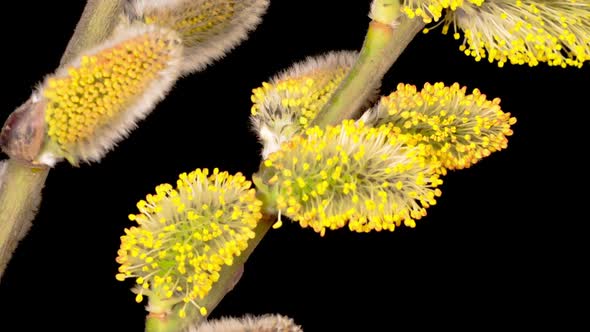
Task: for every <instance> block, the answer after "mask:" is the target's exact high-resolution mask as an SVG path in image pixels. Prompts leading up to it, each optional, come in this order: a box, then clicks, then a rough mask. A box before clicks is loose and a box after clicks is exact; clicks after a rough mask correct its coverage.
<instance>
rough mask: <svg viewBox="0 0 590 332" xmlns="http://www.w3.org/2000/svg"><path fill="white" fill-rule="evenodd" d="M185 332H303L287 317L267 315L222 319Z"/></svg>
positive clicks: (193, 327) (190, 328) (192, 327)
mask: <svg viewBox="0 0 590 332" xmlns="http://www.w3.org/2000/svg"><path fill="white" fill-rule="evenodd" d="M186 332H303V329H302V328H301V326H299V325H297V324H295V322H294V321H293V319H291V318H289V317H286V316H281V315H276V314H273V315H271V314H268V315H263V316H250V315H247V316H244V317H241V318H232V317H223V318H220V319H216V320H211V321H208V322H205V323H203V324H201V325H199V326H190V327H189V328H188V329H187V330H186Z"/></svg>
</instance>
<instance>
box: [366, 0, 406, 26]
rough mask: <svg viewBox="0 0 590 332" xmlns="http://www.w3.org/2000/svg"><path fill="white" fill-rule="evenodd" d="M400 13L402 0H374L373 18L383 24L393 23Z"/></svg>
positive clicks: (372, 7)
mask: <svg viewBox="0 0 590 332" xmlns="http://www.w3.org/2000/svg"><path fill="white" fill-rule="evenodd" d="M399 15H400V0H374V1H373V3H372V4H371V15H370V16H371V18H372V19H373V21H376V22H381V23H383V24H392V23H393V22H394V21H395V20H396V19H397V18H398V17H399Z"/></svg>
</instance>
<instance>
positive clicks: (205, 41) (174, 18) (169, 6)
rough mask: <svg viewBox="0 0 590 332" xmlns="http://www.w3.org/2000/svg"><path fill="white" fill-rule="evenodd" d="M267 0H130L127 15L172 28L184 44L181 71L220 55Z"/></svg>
mask: <svg viewBox="0 0 590 332" xmlns="http://www.w3.org/2000/svg"><path fill="white" fill-rule="evenodd" d="M268 5H269V0H132V1H131V2H130V3H129V5H128V10H127V12H128V16H130V17H131V18H132V19H135V20H140V21H142V22H144V23H146V24H153V25H159V26H163V27H167V28H169V29H172V30H174V31H176V32H178V34H179V35H180V37H181V38H182V41H183V45H184V48H185V51H184V56H183V57H182V64H181V71H182V73H183V74H188V73H191V72H195V71H199V70H202V69H204V68H205V67H206V66H207V65H209V64H211V63H212V62H213V61H215V60H217V59H220V58H222V57H223V56H224V55H225V54H226V53H227V52H228V51H230V50H231V49H233V48H234V47H235V46H236V45H238V44H239V43H240V42H241V41H243V40H244V39H246V37H247V35H248V33H249V32H250V31H252V30H254V28H256V26H257V25H258V24H259V23H260V21H261V18H262V15H263V14H264V13H265V12H266V9H267V8H268Z"/></svg>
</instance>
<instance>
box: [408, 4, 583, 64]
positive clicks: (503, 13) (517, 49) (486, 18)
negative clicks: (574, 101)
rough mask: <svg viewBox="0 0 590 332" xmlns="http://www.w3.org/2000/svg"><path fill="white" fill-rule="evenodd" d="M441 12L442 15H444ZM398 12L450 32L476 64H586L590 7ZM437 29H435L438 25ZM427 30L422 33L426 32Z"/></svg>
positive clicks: (418, 7)
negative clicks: (484, 62) (435, 23)
mask: <svg viewBox="0 0 590 332" xmlns="http://www.w3.org/2000/svg"><path fill="white" fill-rule="evenodd" d="M444 11H446V12H444ZM402 12H403V13H405V14H406V15H407V16H408V17H410V18H414V17H416V16H419V17H421V18H422V19H423V20H424V22H426V23H430V22H432V21H440V19H441V17H442V19H443V21H442V24H443V28H442V32H443V33H444V34H447V33H448V31H449V28H450V26H451V25H452V26H453V30H454V31H453V37H454V38H455V39H460V38H461V33H459V32H458V29H457V28H459V29H460V30H463V35H464V38H463V43H462V45H461V46H460V48H459V49H460V50H461V51H463V52H464V53H465V54H466V55H469V56H472V57H474V58H475V60H476V61H480V60H482V59H484V58H487V59H488V61H489V62H494V61H495V62H497V63H498V66H499V67H503V66H504V64H506V63H510V64H519V65H522V64H528V65H529V66H536V65H538V64H539V63H547V64H548V65H550V66H561V67H564V68H565V67H567V66H574V67H581V66H582V65H583V63H584V62H585V61H588V60H589V59H590V20H588V17H590V3H588V2H587V1H579V0H564V1H546V0H545V1H543V0H485V1H484V0H468V1H463V0H456V1H451V0H422V1H416V0H414V1H412V0H406V1H404V2H403V5H402ZM437 25H438V24H437ZM430 29H431V28H426V29H425V30H424V31H425V32H428V31H429V30H430Z"/></svg>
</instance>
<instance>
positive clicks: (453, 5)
mask: <svg viewBox="0 0 590 332" xmlns="http://www.w3.org/2000/svg"><path fill="white" fill-rule="evenodd" d="M483 2H484V0H467V1H464V0H404V1H403V2H402V6H401V11H402V13H404V14H405V15H406V16H408V17H409V18H415V17H420V18H422V20H423V21H424V22H425V23H430V22H432V21H438V20H440V18H441V17H442V16H443V15H444V11H445V10H446V9H450V10H456V9H457V8H460V7H461V6H463V5H464V4H466V3H470V4H475V5H477V6H480V5H481V4H482V3H483Z"/></svg>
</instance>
